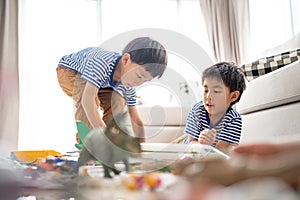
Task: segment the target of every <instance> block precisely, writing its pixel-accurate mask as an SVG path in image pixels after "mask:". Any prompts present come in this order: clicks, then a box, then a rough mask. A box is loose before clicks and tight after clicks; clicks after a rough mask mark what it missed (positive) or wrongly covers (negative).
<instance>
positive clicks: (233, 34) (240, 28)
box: [199, 0, 249, 64]
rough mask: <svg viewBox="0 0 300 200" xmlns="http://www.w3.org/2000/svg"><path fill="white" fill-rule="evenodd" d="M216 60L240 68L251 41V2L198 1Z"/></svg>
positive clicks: (245, 0) (234, 0)
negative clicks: (236, 65) (248, 42)
mask: <svg viewBox="0 0 300 200" xmlns="http://www.w3.org/2000/svg"><path fill="white" fill-rule="evenodd" d="M199 1H200V6H201V10H202V14H203V17H204V20H205V23H206V27H207V32H208V37H209V41H210V44H211V48H212V51H213V54H214V56H215V60H216V61H217V62H220V61H233V62H235V63H237V64H241V63H242V62H243V61H244V60H245V56H246V54H247V48H246V47H247V41H248V40H249V2H248V0H242V1H241V0H199Z"/></svg>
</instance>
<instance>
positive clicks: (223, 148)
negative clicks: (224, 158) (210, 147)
mask: <svg viewBox="0 0 300 200" xmlns="http://www.w3.org/2000/svg"><path fill="white" fill-rule="evenodd" d="M233 146H236V145H232V144H229V143H228V142H225V141H222V140H220V141H218V142H217V144H216V146H215V147H216V148H217V149H219V150H221V151H223V152H224V153H228V152H229V151H230V150H231V148H232V147H233Z"/></svg>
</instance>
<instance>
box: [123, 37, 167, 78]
mask: <svg viewBox="0 0 300 200" xmlns="http://www.w3.org/2000/svg"><path fill="white" fill-rule="evenodd" d="M125 53H129V54H130V58H131V60H132V61H133V62H135V63H137V64H139V65H142V66H143V67H144V68H145V70H146V71H148V72H149V73H150V74H151V75H152V76H153V77H158V78H160V77H161V76H162V74H163V73H164V71H165V69H166V67H167V62H168V61H167V52H166V50H165V48H164V47H163V45H161V44H160V43H159V42H157V41H156V40H153V39H151V38H149V37H139V38H136V39H133V40H132V41H130V42H129V43H128V44H127V45H126V47H125V48H124V49H123V51H122V54H125Z"/></svg>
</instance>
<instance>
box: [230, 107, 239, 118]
mask: <svg viewBox="0 0 300 200" xmlns="http://www.w3.org/2000/svg"><path fill="white" fill-rule="evenodd" d="M226 115H227V116H229V117H230V118H241V115H240V113H239V112H238V111H237V110H236V109H233V108H232V107H230V108H229V109H228V112H227V113H226Z"/></svg>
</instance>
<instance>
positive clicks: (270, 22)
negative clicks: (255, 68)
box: [249, 0, 300, 59]
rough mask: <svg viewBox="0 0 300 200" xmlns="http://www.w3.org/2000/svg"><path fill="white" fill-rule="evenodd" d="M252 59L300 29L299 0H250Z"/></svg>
mask: <svg viewBox="0 0 300 200" xmlns="http://www.w3.org/2000/svg"><path fill="white" fill-rule="evenodd" d="M249 3H250V4H249V6H250V30H251V47H250V49H251V59H257V58H259V57H260V56H261V54H262V53H263V51H265V50H267V49H269V48H272V47H275V46H277V45H280V44H281V43H283V42H285V41H287V40H288V39H290V38H291V37H292V36H293V35H294V34H296V33H298V32H299V31H300V27H299V24H300V23H299V19H300V14H299V13H300V10H299V9H300V5H299V4H300V3H299V1H298V0H263V1H261V0H249Z"/></svg>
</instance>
